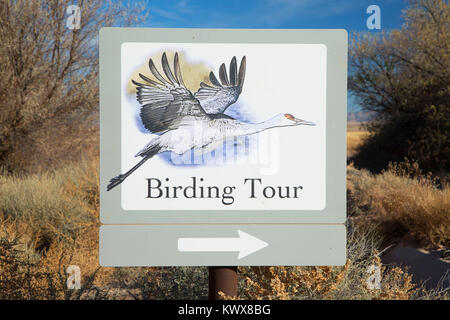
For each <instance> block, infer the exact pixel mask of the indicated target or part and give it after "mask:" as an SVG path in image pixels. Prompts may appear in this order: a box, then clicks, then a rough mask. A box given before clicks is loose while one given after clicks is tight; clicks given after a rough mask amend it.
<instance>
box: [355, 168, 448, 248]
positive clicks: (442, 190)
mask: <svg viewBox="0 0 450 320" xmlns="http://www.w3.org/2000/svg"><path fill="white" fill-rule="evenodd" d="M347 188H348V202H349V204H348V208H349V212H348V213H349V215H353V216H356V218H360V219H359V220H360V221H361V223H362V224H367V222H368V221H372V222H374V221H375V222H377V223H380V226H381V228H382V229H383V234H385V235H386V236H388V237H390V238H391V239H392V238H395V237H403V236H405V235H406V236H409V237H410V238H413V239H415V240H416V241H418V242H421V243H422V244H424V245H435V246H438V245H445V246H448V245H450V188H448V186H447V185H445V184H444V185H438V184H437V183H436V180H435V179H433V178H432V177H431V176H430V175H424V174H423V173H422V172H421V170H420V169H419V166H418V163H417V162H409V161H406V162H404V163H393V164H390V165H389V167H388V169H387V170H385V171H383V172H382V173H381V174H379V175H373V174H371V173H369V172H368V171H367V170H356V169H355V168H354V167H352V166H349V167H348V170H347Z"/></svg>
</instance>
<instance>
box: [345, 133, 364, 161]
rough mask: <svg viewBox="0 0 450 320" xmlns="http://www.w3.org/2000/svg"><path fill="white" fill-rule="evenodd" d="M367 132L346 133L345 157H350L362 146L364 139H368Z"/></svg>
mask: <svg viewBox="0 0 450 320" xmlns="http://www.w3.org/2000/svg"><path fill="white" fill-rule="evenodd" d="M368 136H369V133H368V132H367V131H347V157H349V158H350V157H352V156H353V155H355V154H356V153H357V151H358V148H359V147H360V146H361V145H362V144H363V142H364V138H366V137H368Z"/></svg>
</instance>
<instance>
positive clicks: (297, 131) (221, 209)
mask: <svg viewBox="0 0 450 320" xmlns="http://www.w3.org/2000/svg"><path fill="white" fill-rule="evenodd" d="M346 70H347V33H346V31H344V30H235V29H234V30H233V29H230V30H222V29H216V30H214V29H130V28H103V29H102V30H101V31H100V128H101V139H100V140H101V147H100V148H101V153H100V218H101V222H102V224H103V225H102V227H101V229H100V263H101V265H103V266H183V265H209V266H213V265H342V264H344V263H345V239H346V234H345V227H344V222H345V219H346V180H345V172H346V148H345V141H346V90H347V88H346V77H347V75H346Z"/></svg>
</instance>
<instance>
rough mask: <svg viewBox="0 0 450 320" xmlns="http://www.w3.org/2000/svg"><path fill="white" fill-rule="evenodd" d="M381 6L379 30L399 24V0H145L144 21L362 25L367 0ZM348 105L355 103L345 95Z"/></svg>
mask: <svg viewBox="0 0 450 320" xmlns="http://www.w3.org/2000/svg"><path fill="white" fill-rule="evenodd" d="M372 4H375V5H378V6H379V7H380V9H381V30H384V31H388V30H391V29H395V28H399V27H400V26H401V23H402V19H401V14H402V12H401V11H402V9H403V8H405V7H406V2H405V1H404V0H382V1H375V0H334V1H333V0H252V1H250V0H249V1H245V0H227V1H225V0H224V1H215V0H203V1H202V0H150V1H148V8H147V9H149V19H148V22H147V23H145V25H144V26H145V27H158V28H275V29H296V28H298V29H303V28H305V29H313V28H318V29H323V28H343V29H346V30H347V31H348V32H349V33H352V32H359V31H370V32H378V31H374V30H373V31H371V30H368V29H367V28H366V20H367V18H368V17H369V14H367V13H366V9H367V7H368V6H369V5H372ZM348 109H349V111H354V110H358V109H359V108H358V106H357V105H356V104H355V103H354V102H353V101H352V99H349V105H348Z"/></svg>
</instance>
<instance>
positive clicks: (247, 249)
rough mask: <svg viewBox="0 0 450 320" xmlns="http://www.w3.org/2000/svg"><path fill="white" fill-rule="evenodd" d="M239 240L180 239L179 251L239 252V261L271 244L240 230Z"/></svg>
mask: <svg viewBox="0 0 450 320" xmlns="http://www.w3.org/2000/svg"><path fill="white" fill-rule="evenodd" d="M238 234H239V237H238V238H179V239H178V251H181V252H230V251H231V252H235V251H236V252H239V255H238V259H241V258H244V257H246V256H248V255H250V254H252V253H254V252H256V251H258V250H261V249H263V248H265V247H267V246H268V245H269V244H268V243H266V242H264V241H262V240H260V239H258V238H256V237H254V236H252V235H249V234H248V233H246V232H244V231H241V230H238Z"/></svg>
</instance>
